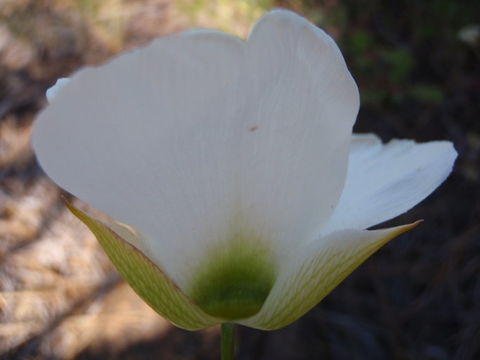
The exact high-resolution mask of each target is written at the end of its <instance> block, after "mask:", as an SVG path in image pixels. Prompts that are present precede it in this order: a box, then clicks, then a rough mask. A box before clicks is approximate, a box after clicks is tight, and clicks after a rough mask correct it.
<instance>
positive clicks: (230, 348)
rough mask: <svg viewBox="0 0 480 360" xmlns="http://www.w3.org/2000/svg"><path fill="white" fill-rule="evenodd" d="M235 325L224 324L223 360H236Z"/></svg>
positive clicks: (222, 334)
mask: <svg viewBox="0 0 480 360" xmlns="http://www.w3.org/2000/svg"><path fill="white" fill-rule="evenodd" d="M234 353H235V324H232V323H223V324H222V329H221V354H222V357H221V359H222V360H234V358H235V356H234Z"/></svg>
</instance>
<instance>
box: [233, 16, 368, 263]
mask: <svg viewBox="0 0 480 360" xmlns="http://www.w3.org/2000/svg"><path fill="white" fill-rule="evenodd" d="M248 48H249V55H250V63H249V65H250V66H251V68H252V70H250V71H251V73H252V74H255V76H253V77H252V78H251V79H250V84H249V87H250V91H249V92H248V95H249V100H248V109H249V113H250V114H251V115H249V116H248V118H247V123H248V126H247V127H246V129H248V128H251V129H252V130H254V129H255V131H252V132H250V133H249V132H248V131H246V132H245V135H244V139H243V144H242V147H243V148H244V151H243V152H242V164H241V171H242V172H241V173H240V174H239V178H240V180H241V181H240V185H241V187H242V190H241V194H242V195H243V196H242V197H241V198H240V200H241V202H242V208H243V209H246V211H247V212H248V214H249V215H250V217H249V219H251V220H250V221H255V222H259V223H260V224H259V225H258V226H257V228H258V227H260V228H261V227H265V228H266V231H265V233H266V234H267V235H266V237H269V236H273V238H274V239H275V240H276V241H279V242H281V243H282V245H283V253H284V254H288V253H289V252H290V247H291V246H295V245H298V244H300V243H301V242H302V241H305V240H311V239H314V238H315V237H316V236H317V235H318V230H319V228H320V227H321V226H322V225H323V224H324V223H325V222H326V221H327V220H328V218H329V217H330V215H331V213H332V211H333V209H334V207H335V205H336V203H337V201H338V198H339V196H340V193H341V190H342V188H343V184H344V179H345V173H346V165H347V157H348V143H349V142H350V134H351V128H352V125H353V123H354V121H355V117H356V115H357V111H358V105H359V97H358V89H357V87H356V85H355V82H354V80H353V79H352V77H351V75H350V73H349V72H348V69H347V67H346V65H345V62H344V60H343V57H342V55H341V53H340V51H339V49H338V47H337V46H336V44H335V43H334V41H333V40H332V39H331V38H330V37H329V36H328V35H327V34H325V33H324V32H323V31H322V30H320V29H319V28H317V27H315V26H314V25H312V24H310V23H308V22H307V21H305V20H304V19H302V18H300V17H299V16H297V15H295V14H293V13H291V12H287V11H281V10H276V11H272V12H270V13H268V14H267V15H265V16H264V17H263V18H262V19H261V20H260V21H259V23H258V24H257V25H256V26H255V28H254V30H253V31H252V33H251V35H250V37H249V39H248Z"/></svg>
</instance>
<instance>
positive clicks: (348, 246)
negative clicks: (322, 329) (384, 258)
mask: <svg viewBox="0 0 480 360" xmlns="http://www.w3.org/2000/svg"><path fill="white" fill-rule="evenodd" d="M419 223H420V222H419V221H417V222H415V223H413V224H408V225H403V226H397V227H394V228H389V229H382V230H372V231H367V230H358V231H355V230H352V231H350V230H347V231H345V232H339V233H342V234H345V235H348V234H349V235H350V236H347V237H346V238H343V239H342V238H337V239H334V240H335V241H331V242H330V243H327V244H322V242H320V243H319V244H320V247H319V249H317V250H316V249H315V247H316V246H315V244H310V245H307V246H306V247H305V249H304V250H305V251H304V253H303V256H300V257H299V258H297V260H299V261H294V262H293V263H294V264H295V265H294V266H291V267H288V268H287V269H288V270H287V271H286V272H285V273H284V276H283V277H280V279H279V281H277V283H276V284H275V286H274V288H273V289H272V291H271V292H270V295H269V297H268V298H267V300H266V301H265V303H264V304H263V307H262V309H261V310H260V312H259V313H258V314H256V315H255V316H253V317H251V318H249V319H246V320H241V321H239V323H240V324H242V325H245V326H249V327H253V328H257V329H262V330H276V329H280V328H282V327H284V326H287V325H289V324H290V323H292V322H294V321H296V320H297V319H298V318H300V317H301V316H302V315H304V314H305V313H306V312H307V311H309V310H310V309H311V308H313V307H314V306H315V305H316V304H318V303H319V302H320V301H321V300H322V299H323V298H324V297H325V296H327V295H328V294H329V293H330V292H331V291H332V290H333V289H334V288H335V287H336V286H337V285H338V284H340V283H341V282H342V281H343V280H344V279H345V278H346V277H347V276H348V275H350V274H351V273H352V272H353V271H354V270H355V269H356V268H357V267H358V266H359V265H360V264H362V263H363V262H364V261H365V260H366V259H368V258H369V257H370V255H372V254H373V253H375V252H376V251H377V250H378V249H380V248H381V247H382V246H383V245H385V244H386V243H387V242H388V241H390V240H391V239H393V238H395V237H396V236H398V235H400V234H402V233H404V232H406V231H408V230H410V229H412V228H414V227H415V226H417V225H418V224H419ZM352 235H353V237H352Z"/></svg>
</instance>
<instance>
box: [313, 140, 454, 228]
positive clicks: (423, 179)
mask: <svg viewBox="0 0 480 360" xmlns="http://www.w3.org/2000/svg"><path fill="white" fill-rule="evenodd" d="M456 157H457V152H456V151H455V149H454V148H453V145H452V144H451V143H450V142H448V141H433V142H428V143H420V144H419V143H415V142H414V141H411V140H392V141H390V142H389V143H387V144H382V141H381V140H380V139H379V138H378V137H377V136H375V135H372V134H367V135H354V136H353V138H352V145H351V150H350V158H349V165H348V173H347V181H346V183H345V188H344V190H343V193H342V196H341V198H340V201H339V203H338V205H337V208H336V209H335V212H334V214H333V215H332V218H331V219H330V221H329V223H328V225H327V226H326V227H325V228H324V229H322V233H323V234H328V233H330V232H332V231H336V230H339V229H347V228H360V229H365V228H368V227H370V226H373V225H376V224H379V223H381V222H383V221H386V220H389V219H392V218H394V217H395V216H398V215H400V214H402V213H404V212H406V211H408V210H409V209H411V208H412V207H413V206H415V205H416V204H418V203H419V202H420V201H422V200H423V199H425V198H426V197H427V196H428V195H429V194H430V193H431V192H432V191H433V190H435V189H436V188H437V187H438V186H439V185H440V184H441V183H442V182H443V181H444V180H445V179H446V178H447V176H448V174H450V172H451V171H452V166H453V163H454V161H455V158H456Z"/></svg>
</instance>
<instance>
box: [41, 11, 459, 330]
mask: <svg viewBox="0 0 480 360" xmlns="http://www.w3.org/2000/svg"><path fill="white" fill-rule="evenodd" d="M358 106H359V95H358V90H357V87H356V85H355V82H354V80H353V79H352V77H351V75H350V73H349V72H348V70H347V67H346V65H345V62H344V60H343V57H342V55H341V53H340V51H339V49H338V47H337V46H336V44H335V43H334V41H333V40H332V39H331V38H330V37H329V36H328V35H326V34H325V33H324V32H323V31H322V30H320V29H318V28H317V27H315V26H314V25H312V24H310V23H308V22H307V21H306V20H305V19H303V18H301V17H299V16H298V15H295V14H293V13H291V12H287V11H283V10H275V11H271V12H269V13H267V14H266V15H265V16H263V17H262V18H261V19H260V20H259V22H258V23H257V24H256V25H255V27H254V29H253V31H252V32H251V34H250V36H249V37H248V40H246V41H242V40H239V39H237V38H234V37H232V36H229V35H226V34H223V33H220V32H217V31H207V30H196V31H190V32H186V33H183V34H179V35H175V36H172V37H166V38H161V39H158V40H156V41H154V42H153V43H151V44H150V45H148V46H147V47H145V48H143V49H140V50H136V51H133V52H130V53H128V54H124V55H121V56H119V57H117V58H116V59H114V60H113V61H111V62H109V63H107V64H105V65H103V66H99V67H97V68H88V69H85V70H82V71H80V72H78V73H77V74H75V75H74V76H73V79H72V80H71V81H70V82H69V83H68V84H66V85H64V87H63V88H62V89H61V90H60V91H59V93H58V94H57V96H56V97H55V99H54V100H53V101H52V102H51V104H50V105H49V106H48V107H47V108H46V110H45V111H43V112H42V114H41V115H40V117H39V119H38V120H37V123H36V126H35V129H34V134H33V145H34V148H35V150H36V153H37V156H38V158H39V161H40V163H41V165H42V167H43V168H44V169H45V171H46V172H47V174H49V176H51V178H52V179H53V180H54V181H55V182H57V183H58V184H59V185H60V186H61V187H63V188H64V189H66V190H68V191H69V192H71V193H73V194H74V195H76V196H78V197H79V198H81V199H82V200H84V201H86V202H88V203H89V204H91V205H93V206H94V207H96V208H98V209H100V210H102V211H104V212H105V213H107V214H109V215H110V216H112V217H113V218H115V219H117V220H118V221H120V222H122V223H126V224H129V226H131V227H128V226H125V225H121V224H120V223H110V224H103V223H100V222H98V221H96V220H94V219H92V218H90V217H88V216H87V215H86V214H84V213H82V212H80V211H79V210H77V209H75V208H73V207H71V206H70V205H69V206H70V208H71V210H72V211H73V212H74V213H75V214H76V215H77V216H78V217H79V218H80V219H81V220H82V221H84V222H85V223H86V224H87V225H88V226H89V227H90V228H91V229H92V231H93V232H94V233H95V234H96V235H97V237H98V238H99V241H100V242H101V244H102V245H103V247H104V249H105V250H106V252H107V254H108V255H109V256H110V258H111V260H112V262H113V263H114V264H115V265H116V267H117V268H118V269H119V271H120V272H121V273H122V274H123V276H124V277H125V278H126V279H127V281H128V282H129V283H130V284H131V286H132V287H133V288H134V289H135V290H136V291H137V293H139V294H140V295H141V296H142V297H143V298H144V299H145V300H146V301H147V302H148V303H149V304H150V305H151V306H152V307H153V308H154V309H155V310H156V311H158V312H159V313H160V314H162V315H164V316H165V317H166V318H168V319H169V320H170V321H172V322H173V323H175V324H177V325H178V326H180V327H183V328H187V329H199V328H203V327H208V326H211V325H213V324H215V323H220V322H224V321H234V322H238V323H240V324H244V325H246V326H251V327H255V328H260V329H275V328H279V327H282V326H285V325H287V324H289V323H290V322H292V321H294V320H296V319H297V318H298V317H300V316H301V315H303V314H304V313H305V312H306V311H308V310H309V309H310V308H312V307H313V306H314V305H315V304H317V303H318V302H319V301H320V300H321V299H322V298H323V297H325V296H326V295H327V294H328V293H329V292H330V291H331V290H332V289H333V288H334V287H335V286H336V285H337V284H338V283H339V282H341V281H342V280H343V279H344V278H345V277H346V276H347V275H348V274H349V273H350V272H352V271H353V270H354V269H355V268H356V267H357V266H358V265H359V264H361V263H362V262H363V261H364V260H365V259H366V258H367V257H368V256H370V255H371V254H372V253H373V252H375V251H376V250H377V249H378V248H380V247H381V246H382V245H383V244H385V243H386V242H387V241H388V240H389V239H391V238H393V237H395V236H397V235H398V234H400V233H402V232H404V231H406V230H408V229H410V228H412V227H413V226H414V225H415V224H410V225H404V226H399V227H395V228H389V229H384V230H375V231H367V230H365V229H366V228H368V227H370V226H372V225H375V224H378V223H381V222H383V221H385V220H388V219H391V218H393V217H395V216H397V215H399V214H401V213H403V212H405V211H407V210H408V209H410V208H411V207H412V206H414V205H415V204H417V203H418V202H420V201H421V200H423V199H424V198H425V197H426V196H428V195H429V194H430V193H431V192H432V191H433V190H434V189H435V188H436V187H437V186H439V184H440V183H441V182H442V181H443V180H444V179H445V178H446V177H447V176H448V174H449V173H450V171H451V169H452V165H453V162H454V160H455V158H456V152H455V150H454V149H453V147H452V144H451V143H449V142H445V141H438V142H431V143H425V144H416V143H415V142H413V141H409V140H395V141H392V142H390V143H388V144H386V145H384V144H382V143H381V141H380V140H379V139H378V138H377V137H376V136H375V135H352V126H353V123H354V121H355V118H356V115H357V111H358ZM124 240H127V241H128V243H127V242H125V241H124ZM132 245H133V246H132Z"/></svg>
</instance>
